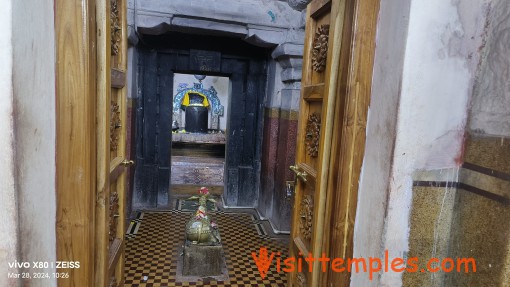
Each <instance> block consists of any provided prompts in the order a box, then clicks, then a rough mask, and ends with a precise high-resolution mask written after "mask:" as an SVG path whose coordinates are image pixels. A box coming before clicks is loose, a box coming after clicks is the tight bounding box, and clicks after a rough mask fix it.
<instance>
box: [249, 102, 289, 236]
mask: <svg viewBox="0 0 510 287" xmlns="http://www.w3.org/2000/svg"><path fill="white" fill-rule="evenodd" d="M297 114H298V112H296V111H288V110H280V109H277V108H273V109H269V108H268V109H266V112H265V123H266V124H265V125H264V141H263V149H262V172H261V195H260V200H259V205H258V209H259V211H260V213H261V214H262V216H264V217H266V218H268V219H269V220H270V221H271V222H272V223H273V224H274V226H275V227H276V228H277V229H278V230H281V231H288V230H290V218H291V211H292V197H288V196H287V192H286V181H293V180H294V174H293V173H292V172H291V171H290V170H289V166H290V165H293V164H294V162H295V154H296V136H297V124H298V121H297Z"/></svg>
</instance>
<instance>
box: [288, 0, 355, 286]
mask: <svg viewBox="0 0 510 287" xmlns="http://www.w3.org/2000/svg"><path fill="white" fill-rule="evenodd" d="M341 6H342V7H341ZM343 6H345V1H323V0H314V1H312V2H311V3H310V4H309V5H308V10H307V24H306V36H305V50H304V57H303V77H302V80H301V85H302V90H301V102H300V113H299V126H298V137H297V151H296V164H295V165H294V166H291V167H290V168H291V170H293V171H294V172H295V173H296V180H297V184H296V189H295V197H294V209H293V215H292V231H291V244H290V245H291V246H290V256H291V257H296V259H297V258H300V257H301V258H302V259H301V260H302V261H301V262H303V266H302V270H301V271H299V270H298V269H296V270H295V272H292V273H291V274H290V276H289V282H290V283H291V284H290V286H319V281H320V279H321V270H320V268H321V267H320V262H318V261H315V262H310V263H308V262H307V261H306V260H305V258H306V257H307V256H309V254H311V256H313V257H314V258H318V257H320V256H321V253H322V252H324V250H323V241H324V240H325V237H324V234H325V233H326V232H327V230H325V226H326V222H325V221H326V218H325V212H326V198H327V196H328V194H327V192H326V190H327V183H328V180H327V179H328V171H329V162H330V153H331V145H332V140H331V137H332V130H333V125H332V117H333V112H334V107H335V101H336V100H337V95H336V94H335V92H336V89H337V81H338V78H339V69H338V63H339V59H338V57H339V56H340V53H339V51H340V48H341V45H340V42H341V38H342V31H343V29H342V27H343V11H344V7H343ZM298 261H299V259H297V260H296V262H298Z"/></svg>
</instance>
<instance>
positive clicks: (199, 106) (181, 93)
mask: <svg viewBox="0 0 510 287" xmlns="http://www.w3.org/2000/svg"><path fill="white" fill-rule="evenodd" d="M206 78H207V80H208V81H207V83H208V84H209V85H210V87H209V88H205V87H204V83H203V81H204V79H206ZM209 78H211V79H209ZM184 80H186V81H187V82H181V81H184ZM193 80H194V82H192V83H190V82H191V81H193ZM174 81H175V82H176V85H175V86H176V87H177V91H176V93H175V94H174V98H173V107H172V110H173V118H172V119H173V121H172V129H173V130H174V131H176V130H179V131H180V132H198V133H214V132H218V131H221V130H223V131H224V130H225V128H226V125H225V123H226V120H227V117H226V115H225V106H224V105H223V104H222V102H227V100H228V78H226V77H206V76H204V75H184V74H181V75H179V74H177V75H175V80H174ZM197 81H198V82H197ZM212 83H214V84H216V86H219V88H220V93H221V94H220V95H218V91H217V90H216V88H215V87H214V86H213V85H212ZM220 97H221V99H220ZM183 113H184V121H183V115H182V114H183ZM220 118H223V119H224V121H223V124H221V125H220ZM209 119H210V121H209ZM190 121H191V122H190ZM183 128H184V129H183Z"/></svg>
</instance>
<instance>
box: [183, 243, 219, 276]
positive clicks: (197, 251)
mask: <svg viewBox="0 0 510 287" xmlns="http://www.w3.org/2000/svg"><path fill="white" fill-rule="evenodd" d="M223 266H224V258H223V246H222V245H221V244H216V245H197V244H191V242H189V241H186V243H185V244H184V252H183V267H182V275H183V276H198V277H207V276H220V275H222V271H223V270H222V268H223Z"/></svg>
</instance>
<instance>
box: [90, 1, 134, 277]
mask: <svg viewBox="0 0 510 287" xmlns="http://www.w3.org/2000/svg"><path fill="white" fill-rule="evenodd" d="M96 5H97V9H96V11H97V15H96V17H97V18H96V19H97V20H96V21H97V28H96V30H97V34H96V37H97V44H98V48H97V60H96V61H97V196H96V212H95V214H96V220H95V221H96V246H97V248H96V250H95V251H96V254H95V263H94V264H95V286H122V285H123V280H124V234H125V202H126V198H125V195H126V188H127V178H126V170H127V167H129V166H130V165H132V164H134V162H133V161H131V160H129V159H126V126H127V124H126V111H127V101H126V87H125V79H126V68H127V63H126V59H127V57H126V56H127V40H126V10H127V8H126V1H125V0H98V1H97V4H96Z"/></svg>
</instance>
